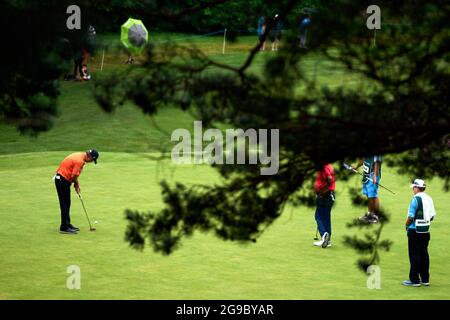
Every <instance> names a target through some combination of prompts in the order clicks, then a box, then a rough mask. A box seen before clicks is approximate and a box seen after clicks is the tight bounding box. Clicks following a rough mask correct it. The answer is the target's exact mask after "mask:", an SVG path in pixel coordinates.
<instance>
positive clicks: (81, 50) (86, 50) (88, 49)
mask: <svg viewBox="0 0 450 320" xmlns="http://www.w3.org/2000/svg"><path fill="white" fill-rule="evenodd" d="M95 34H96V31H95V28H94V27H93V26H91V25H90V26H89V27H88V30H87V33H86V34H85V35H84V36H83V37H82V40H81V43H80V42H79V43H78V45H75V48H74V50H75V52H74V70H73V76H74V79H75V80H79V81H82V80H89V79H90V78H91V77H90V74H89V72H88V71H87V70H88V68H87V66H88V63H89V59H90V57H91V55H92V54H94V50H95ZM88 74H89V75H88Z"/></svg>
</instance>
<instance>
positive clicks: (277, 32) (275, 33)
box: [269, 14, 283, 51]
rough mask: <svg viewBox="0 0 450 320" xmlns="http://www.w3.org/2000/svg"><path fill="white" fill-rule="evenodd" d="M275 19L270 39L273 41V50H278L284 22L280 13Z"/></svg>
mask: <svg viewBox="0 0 450 320" xmlns="http://www.w3.org/2000/svg"><path fill="white" fill-rule="evenodd" d="M273 19H274V20H275V21H274V22H275V25H274V27H273V28H272V30H270V33H269V39H270V41H271V42H272V51H277V50H278V44H279V42H280V40H281V33H282V30H283V22H282V21H281V18H280V16H279V15H278V14H276V15H275V17H274V18H273Z"/></svg>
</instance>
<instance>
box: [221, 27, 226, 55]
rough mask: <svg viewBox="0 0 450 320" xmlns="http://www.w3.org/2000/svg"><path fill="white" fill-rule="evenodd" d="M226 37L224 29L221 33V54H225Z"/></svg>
mask: <svg viewBox="0 0 450 320" xmlns="http://www.w3.org/2000/svg"><path fill="white" fill-rule="evenodd" d="M226 37H227V29H226V28H225V31H224V33H223V46H222V54H225V42H226Z"/></svg>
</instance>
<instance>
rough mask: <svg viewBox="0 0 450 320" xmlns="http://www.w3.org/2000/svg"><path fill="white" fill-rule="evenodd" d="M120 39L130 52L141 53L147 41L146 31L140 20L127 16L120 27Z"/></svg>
mask: <svg viewBox="0 0 450 320" xmlns="http://www.w3.org/2000/svg"><path fill="white" fill-rule="evenodd" d="M120 41H121V42H122V44H123V45H124V46H125V48H127V50H128V51H130V52H131V53H134V54H138V53H141V52H142V50H143V49H144V47H145V45H146V44H147V42H148V31H147V29H146V28H145V26H144V24H143V23H142V21H141V20H137V19H133V18H129V19H128V20H127V22H125V23H124V24H123V25H122V27H121V32H120Z"/></svg>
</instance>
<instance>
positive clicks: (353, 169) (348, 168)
mask: <svg viewBox="0 0 450 320" xmlns="http://www.w3.org/2000/svg"><path fill="white" fill-rule="evenodd" d="M343 166H344V168H345V169H347V170H351V171H353V172H354V173H357V174H359V175H360V176H363V177H364V175H363V174H362V173H361V172H359V171H358V170H356V169H355V168H353V167H352V166H350V165H348V164H346V163H345V162H344V163H343ZM365 178H367V177H365ZM377 185H379V186H380V187H382V188H383V189H385V190H387V191H389V192H390V193H392V194H395V192H394V191H392V190H389V189H388V188H386V187H385V186H383V185H382V184H380V183H378V182H377Z"/></svg>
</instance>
